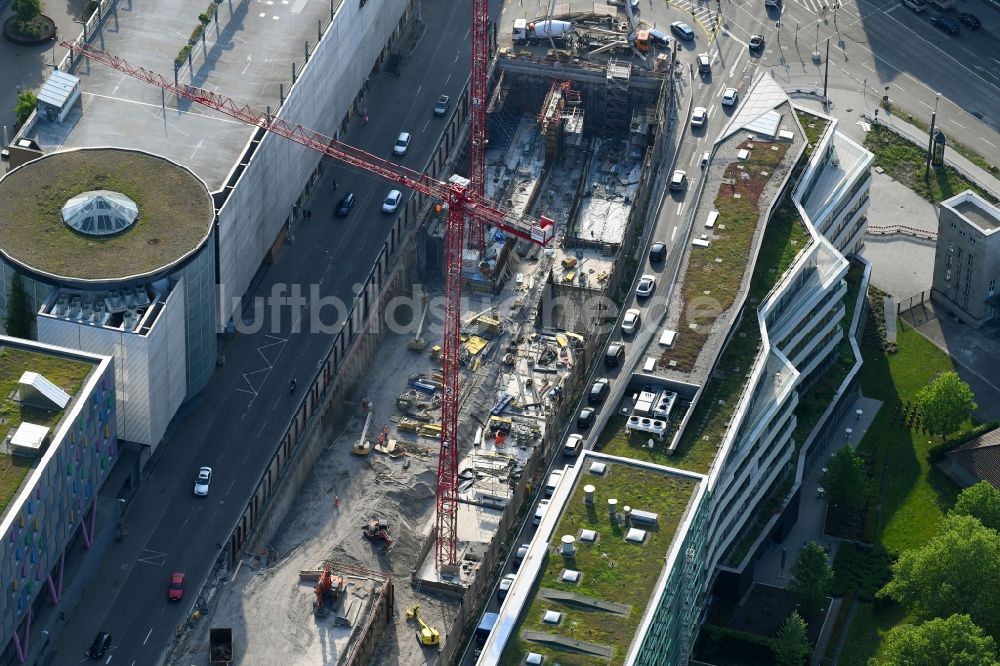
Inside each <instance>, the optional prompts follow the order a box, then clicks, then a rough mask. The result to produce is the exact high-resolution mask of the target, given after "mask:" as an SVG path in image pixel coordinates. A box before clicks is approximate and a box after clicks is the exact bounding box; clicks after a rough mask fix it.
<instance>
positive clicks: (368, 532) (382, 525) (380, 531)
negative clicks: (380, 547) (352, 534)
mask: <svg viewBox="0 0 1000 666" xmlns="http://www.w3.org/2000/svg"><path fill="white" fill-rule="evenodd" d="M361 533H362V534H364V535H365V536H366V537H368V539H369V540H371V541H384V542H385V547H386V548H388V547H389V546H391V545H392V539H391V538H390V537H389V523H387V522H385V521H384V520H382V519H381V518H372V519H371V520H369V521H368V522H367V523H365V524H364V525H363V526H362V527H361Z"/></svg>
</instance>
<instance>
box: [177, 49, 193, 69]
mask: <svg viewBox="0 0 1000 666" xmlns="http://www.w3.org/2000/svg"><path fill="white" fill-rule="evenodd" d="M189 53H191V45H190V44H185V45H184V46H183V47H181V50H180V51H179V52H178V53H177V57H176V58H174V66H175V67H183V66H184V63H185V62H187V59H188V54H189Z"/></svg>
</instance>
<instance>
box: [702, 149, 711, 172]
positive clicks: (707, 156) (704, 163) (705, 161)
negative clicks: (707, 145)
mask: <svg viewBox="0 0 1000 666" xmlns="http://www.w3.org/2000/svg"><path fill="white" fill-rule="evenodd" d="M711 160H712V153H710V152H709V151H707V150H706V151H705V152H703V153H702V154H701V168H702V169H704V168H705V167H707V166H708V163H709V162H710V161H711Z"/></svg>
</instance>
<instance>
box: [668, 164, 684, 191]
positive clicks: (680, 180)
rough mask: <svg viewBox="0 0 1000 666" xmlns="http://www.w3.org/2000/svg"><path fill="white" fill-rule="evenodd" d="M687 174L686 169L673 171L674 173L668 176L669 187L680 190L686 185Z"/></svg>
mask: <svg viewBox="0 0 1000 666" xmlns="http://www.w3.org/2000/svg"><path fill="white" fill-rule="evenodd" d="M687 179H688V175H687V172H686V171H681V170H680V169H678V170H677V171H674V175H672V176H671V177H670V189H671V190H672V191H674V192H680V191H681V190H683V189H684V186H685V185H687Z"/></svg>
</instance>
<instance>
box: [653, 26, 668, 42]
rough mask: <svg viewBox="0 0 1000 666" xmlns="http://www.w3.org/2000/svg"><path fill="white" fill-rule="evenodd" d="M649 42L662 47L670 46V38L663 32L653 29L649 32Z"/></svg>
mask: <svg viewBox="0 0 1000 666" xmlns="http://www.w3.org/2000/svg"><path fill="white" fill-rule="evenodd" d="M649 40H650V41H651V42H653V43H654V44H659V45H660V46H670V36H669V35H668V34H667V33H665V32H663V31H662V30H657V29H656V28H653V29H652V30H650V31H649Z"/></svg>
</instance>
